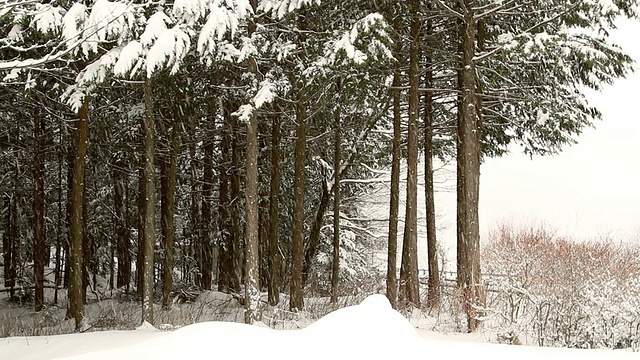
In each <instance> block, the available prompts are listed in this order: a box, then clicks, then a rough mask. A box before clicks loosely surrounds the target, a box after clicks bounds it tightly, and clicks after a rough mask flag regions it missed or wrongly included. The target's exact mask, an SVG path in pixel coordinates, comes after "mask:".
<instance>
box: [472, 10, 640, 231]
mask: <svg viewBox="0 0 640 360" xmlns="http://www.w3.org/2000/svg"><path fill="white" fill-rule="evenodd" d="M612 36H613V39H614V41H615V42H616V43H618V44H619V45H621V46H622V47H623V48H624V49H625V50H626V51H627V52H628V53H629V54H630V55H631V56H632V57H633V58H634V59H635V60H636V61H637V62H640V40H639V37H640V23H639V22H631V21H625V22H621V23H620V25H619V28H618V30H616V31H614V32H613V33H612ZM636 68H638V64H636ZM589 100H590V101H591V103H592V104H593V105H595V106H597V107H598V108H599V109H600V110H601V111H602V115H603V120H602V121H601V122H598V123H596V124H595V125H596V126H595V128H590V129H586V130H585V131H584V132H583V133H582V134H581V135H580V136H579V137H578V139H577V141H578V144H577V145H573V146H571V147H568V148H566V149H565V150H564V151H563V152H562V153H560V154H559V155H556V156H553V157H534V158H533V159H530V158H529V157H527V156H524V155H520V154H512V155H509V156H506V157H504V158H500V159H489V160H487V162H486V163H485V164H483V165H482V169H481V180H480V183H481V193H480V196H481V200H480V217H481V228H482V230H483V231H487V230H488V229H490V228H491V227H492V226H495V224H496V223H497V222H499V221H501V220H505V219H506V220H509V219H513V221H515V222H516V223H521V222H530V221H531V222H536V223H540V222H544V223H546V224H548V225H550V226H552V227H554V228H556V229H557V231H558V232H559V233H561V234H564V235H568V236H573V237H576V238H601V237H607V236H608V237H611V238H612V239H613V240H624V241H640V169H639V168H638V167H639V166H640V111H638V108H639V105H640V71H637V72H636V73H634V74H632V75H631V76H629V77H628V78H626V79H622V80H619V81H617V82H616V83H615V84H613V85H612V86H607V87H606V88H605V89H604V90H603V91H602V92H593V93H590V94H589Z"/></svg>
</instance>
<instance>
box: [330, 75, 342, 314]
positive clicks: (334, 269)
mask: <svg viewBox="0 0 640 360" xmlns="http://www.w3.org/2000/svg"><path fill="white" fill-rule="evenodd" d="M341 91H342V81H341V79H338V80H337V83H336V93H338V94H339V93H340V92H341ZM333 117H334V121H335V129H334V137H333V261H332V263H331V302H332V303H337V302H338V284H339V281H340V162H341V161H342V154H341V152H340V148H341V146H340V143H341V141H342V140H341V137H340V131H341V129H340V122H341V119H340V107H339V106H336V109H335V110H334V114H333Z"/></svg>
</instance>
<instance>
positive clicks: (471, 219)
mask: <svg viewBox="0 0 640 360" xmlns="http://www.w3.org/2000/svg"><path fill="white" fill-rule="evenodd" d="M473 4H474V2H473V1H472V0H464V2H463V3H462V5H463V6H462V10H463V14H464V19H463V21H462V27H461V38H462V39H461V46H460V47H461V51H462V63H461V67H460V68H461V70H460V75H461V79H460V86H461V88H460V90H461V101H460V102H459V109H458V113H459V116H458V142H457V145H458V147H457V153H458V155H457V158H458V167H457V169H458V174H457V188H458V190H457V192H458V197H459V198H458V210H457V212H458V226H457V234H458V247H459V249H458V261H457V267H458V268H457V274H458V286H459V287H460V288H461V289H462V292H463V297H464V307H465V310H466V313H467V324H468V329H469V331H475V330H476V329H477V328H478V326H479V325H480V321H479V317H480V315H481V313H482V311H481V309H482V307H484V295H483V291H482V285H481V274H480V231H479V222H478V199H479V184H480V134H479V128H478V109H477V102H476V101H477V97H476V81H477V79H476V73H475V65H474V62H473V58H474V57H475V39H476V32H477V31H476V30H477V29H476V20H475V19H474V11H473Z"/></svg>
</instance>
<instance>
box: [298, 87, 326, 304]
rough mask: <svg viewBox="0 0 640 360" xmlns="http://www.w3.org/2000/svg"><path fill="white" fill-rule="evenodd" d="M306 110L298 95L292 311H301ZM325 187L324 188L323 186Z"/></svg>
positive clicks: (302, 99) (302, 302)
mask: <svg viewBox="0 0 640 360" xmlns="http://www.w3.org/2000/svg"><path fill="white" fill-rule="evenodd" d="M306 118H307V109H306V105H305V104H304V98H303V97H302V96H301V95H298V99H297V105H296V123H297V125H296V145H295V154H294V162H295V165H294V179H293V181H294V185H293V187H294V210H293V240H292V245H291V247H292V248H291V286H290V288H291V300H290V302H291V303H290V307H291V310H293V311H298V310H302V309H303V306H304V299H303V293H302V290H303V274H302V273H303V260H304V255H305V254H304V192H305V162H306V161H305V159H306V157H305V147H306V124H305V122H306ZM325 187H326V186H325Z"/></svg>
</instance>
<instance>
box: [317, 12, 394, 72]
mask: <svg viewBox="0 0 640 360" xmlns="http://www.w3.org/2000/svg"><path fill="white" fill-rule="evenodd" d="M389 31H390V29H389V26H388V24H387V22H386V20H385V19H384V17H383V16H382V15H380V14H378V13H373V14H369V15H367V16H365V17H364V18H362V19H360V20H359V21H357V22H356V23H355V24H354V25H353V27H352V28H351V30H349V31H346V32H344V33H343V34H342V35H341V36H340V38H339V39H338V40H334V41H333V43H332V45H330V46H329V48H328V49H327V51H326V52H327V53H326V54H325V56H324V57H323V58H321V59H320V60H319V61H318V63H317V65H319V66H327V65H333V66H335V65H338V64H341V63H345V62H346V63H347V64H348V63H353V64H356V65H361V64H363V63H365V62H366V61H374V62H379V61H387V60H391V59H393V54H392V52H391V49H390V45H391V44H392V43H393V41H392V39H391V35H390V34H389ZM345 57H346V58H345ZM345 60H346V61H345Z"/></svg>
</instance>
